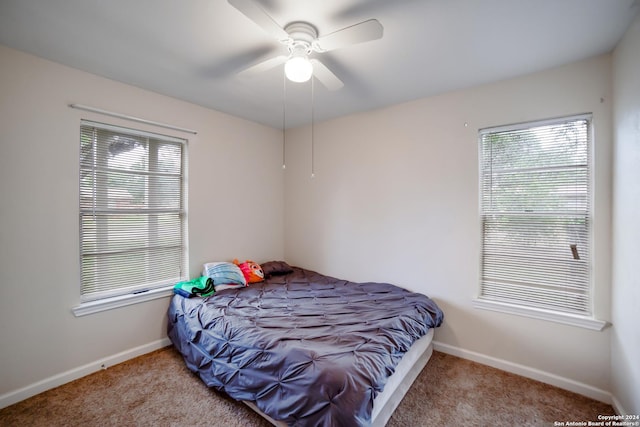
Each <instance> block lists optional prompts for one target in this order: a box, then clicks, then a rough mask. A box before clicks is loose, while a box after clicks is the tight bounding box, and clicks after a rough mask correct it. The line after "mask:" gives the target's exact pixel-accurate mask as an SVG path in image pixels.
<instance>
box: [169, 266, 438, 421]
mask: <svg viewBox="0 0 640 427" xmlns="http://www.w3.org/2000/svg"><path fill="white" fill-rule="evenodd" d="M168 316H169V323H168V334H169V337H170V339H171V340H172V342H173V344H174V345H175V346H176V348H177V349H178V350H179V351H180V352H181V353H182V355H183V357H184V359H185V362H186V364H187V366H188V367H189V369H190V370H192V371H193V372H196V373H197V374H198V375H199V376H200V378H201V379H202V380H203V381H204V382H205V383H206V384H207V385H208V386H210V387H214V388H216V389H218V390H221V391H224V392H225V393H227V394H228V395H230V396H231V397H233V398H234V399H236V400H240V401H248V402H252V404H253V405H255V407H256V408H257V409H259V410H260V411H261V412H262V413H264V414H265V415H267V416H268V417H270V418H271V419H272V420H273V421H281V422H284V423H285V424H286V425H294V426H295V425H300V426H302V425H305V426H306V425H314V426H315V425H323V426H331V425H336V426H337V425H349V426H367V425H371V423H372V421H373V420H374V417H373V416H374V413H373V410H374V401H375V399H376V397H377V396H378V395H380V394H381V393H383V391H384V388H385V385H386V384H387V383H388V381H390V378H392V374H393V373H394V371H395V370H396V368H397V366H398V364H399V362H400V360H401V359H402V358H403V356H404V355H405V353H407V352H408V351H409V349H410V348H411V347H412V346H413V345H414V343H416V341H418V340H419V339H420V338H421V337H424V336H425V335H428V334H429V331H430V329H432V328H435V327H437V326H439V325H440V324H441V322H442V320H443V314H442V311H441V310H440V309H439V307H438V306H437V305H436V303H435V302H433V301H432V300H431V299H429V298H428V297H426V296H425V295H422V294H418V293H413V292H410V291H407V290H405V289H402V288H400V287H397V286H394V285H391V284H386V283H353V282H349V281H345V280H340V279H336V278H332V277H329V276H325V275H321V274H319V273H316V272H313V271H310V270H304V269H300V268H293V272H291V273H290V274H286V275H283V276H276V277H272V278H270V279H268V280H266V281H264V282H262V283H257V284H252V285H250V286H249V287H246V288H239V289H227V290H224V291H221V292H219V293H216V294H214V295H213V296H211V297H208V298H205V299H200V298H191V299H187V298H183V297H180V296H174V298H173V299H172V301H171V304H170V307H169V312H168ZM418 372H419V371H418ZM416 375H417V374H416ZM398 402H399V401H398ZM396 405H397V403H396ZM376 418H377V417H376ZM387 418H388V417H387Z"/></svg>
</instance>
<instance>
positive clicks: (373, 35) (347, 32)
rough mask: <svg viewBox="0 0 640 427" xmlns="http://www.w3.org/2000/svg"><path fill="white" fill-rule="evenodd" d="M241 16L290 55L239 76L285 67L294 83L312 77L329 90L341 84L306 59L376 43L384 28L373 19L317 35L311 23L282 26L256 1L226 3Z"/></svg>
mask: <svg viewBox="0 0 640 427" xmlns="http://www.w3.org/2000/svg"><path fill="white" fill-rule="evenodd" d="M228 2H229V4H230V5H231V6H233V7H235V8H236V9H237V10H238V11H240V13H242V14H243V15H245V16H246V17H247V18H249V19H250V20H252V21H253V22H255V23H256V24H257V25H258V26H259V27H261V28H262V29H263V30H264V31H266V32H267V33H268V34H271V35H272V36H274V37H275V38H276V39H277V40H278V41H279V42H280V43H282V44H283V45H285V46H286V47H287V49H288V50H289V55H279V56H276V57H273V58H270V59H267V60H266V61H263V62H259V63H258V64H255V65H252V66H250V67H248V68H246V69H244V70H242V71H241V72H240V73H238V74H239V75H245V76H246V75H253V74H257V73H261V72H263V71H267V70H270V69H272V68H275V67H277V66H278V65H281V64H285V65H284V69H285V75H286V76H287V78H288V79H289V80H291V81H294V82H305V81H307V80H309V79H310V78H311V76H312V75H313V76H315V77H316V78H317V79H318V80H319V81H320V83H322V84H323V85H324V86H326V87H327V89H329V90H337V89H340V88H341V87H343V86H344V83H342V81H341V80H340V79H339V78H338V77H337V76H336V75H335V74H334V73H333V72H332V71H331V70H330V69H329V68H327V66H326V65H324V64H323V63H322V62H320V60H318V59H316V58H309V56H310V55H311V54H312V53H313V52H316V53H323V52H328V51H331V50H335V49H339V48H342V47H346V46H350V45H353V44H357V43H362V42H366V41H370V40H376V39H379V38H381V37H382V34H383V27H382V25H381V24H380V22H378V21H377V20H375V19H369V20H367V21H363V22H360V23H358V24H354V25H351V26H349V27H346V28H343V29H341V30H338V31H334V32H333V33H330V34H327V35H324V36H319V35H318V30H317V29H316V27H314V26H313V25H312V24H310V23H308V22H303V21H296V22H292V23H290V24H288V25H286V26H285V27H284V28H283V27H281V26H280V25H279V24H278V23H277V22H276V21H275V20H274V19H273V18H272V17H271V16H270V15H269V14H267V12H265V11H264V9H262V7H260V5H259V4H258V3H256V2H255V0H228Z"/></svg>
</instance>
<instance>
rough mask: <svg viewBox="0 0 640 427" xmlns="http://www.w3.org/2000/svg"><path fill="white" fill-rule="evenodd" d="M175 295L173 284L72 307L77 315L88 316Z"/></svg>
mask: <svg viewBox="0 0 640 427" xmlns="http://www.w3.org/2000/svg"><path fill="white" fill-rule="evenodd" d="M171 295H173V286H169V287H165V288H158V289H151V290H148V291H145V292H141V293H136V294H129V295H121V296H117V297H112V298H103V299H100V300H96V301H88V302H83V303H80V305H77V306H75V307H73V308H72V309H71V311H72V312H73V315H74V316H76V317H81V316H86V315H87V314H93V313H99V312H101V311H106V310H113V309H114V308H120V307H126V306H128V305H133V304H139V303H141V302H146V301H151V300H154V299H158V298H165V297H168V296H171Z"/></svg>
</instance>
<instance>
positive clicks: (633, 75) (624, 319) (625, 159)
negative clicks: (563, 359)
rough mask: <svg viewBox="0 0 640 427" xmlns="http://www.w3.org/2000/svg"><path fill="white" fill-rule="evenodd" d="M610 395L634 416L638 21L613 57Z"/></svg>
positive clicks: (638, 352)
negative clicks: (613, 145) (613, 147)
mask: <svg viewBox="0 0 640 427" xmlns="http://www.w3.org/2000/svg"><path fill="white" fill-rule="evenodd" d="M613 70H614V74H613V77H614V79H613V81H614V84H613V88H614V116H613V117H614V141H615V149H614V153H615V155H614V179H613V194H614V199H613V200H614V203H613V224H614V226H613V252H612V254H613V255H612V259H613V262H612V269H613V285H612V286H613V287H612V310H611V311H612V319H613V325H614V328H613V333H612V337H611V374H612V392H613V395H614V397H615V398H616V399H617V401H618V402H617V406H618V407H619V410H620V411H621V412H626V413H628V414H640V332H639V331H638V327H639V326H640V321H639V320H638V319H639V317H638V316H639V314H640V271H639V270H638V260H639V259H640V224H639V223H638V219H640V15H638V16H637V17H636V19H635V21H634V23H633V24H632V25H631V27H630V28H629V29H628V30H627V33H626V34H625V36H624V38H623V39H622V41H621V42H620V44H619V45H618V47H617V48H616V50H615V52H614V55H613Z"/></svg>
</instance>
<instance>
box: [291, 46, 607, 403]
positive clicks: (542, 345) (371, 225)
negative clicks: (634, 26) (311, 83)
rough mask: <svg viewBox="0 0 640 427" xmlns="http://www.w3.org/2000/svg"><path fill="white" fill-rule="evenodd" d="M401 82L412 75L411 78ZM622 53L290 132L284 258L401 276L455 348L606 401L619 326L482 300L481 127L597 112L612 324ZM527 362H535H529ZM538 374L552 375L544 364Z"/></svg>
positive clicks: (599, 245)
mask: <svg viewBox="0 0 640 427" xmlns="http://www.w3.org/2000/svg"><path fill="white" fill-rule="evenodd" d="M399 78H401V76H399ZM610 80H611V72H610V57H609V56H601V57H597V58H593V59H591V60H588V61H584V62H580V63H576V64H572V65H569V66H565V67H562V68H558V69H554V70H550V71H545V72H541V73H537V74H533V75H529V76H525V77H522V78H518V79H514V80H509V81H504V82H500V83H496V84H491V85H486V86H481V87H477V88H472V89H468V90H462V91H459V92H455V93H448V94H444V95H441V96H436V97H431V98H426V99H420V100H417V101H414V102H409V103H405V104H401V105H396V106H393V107H389V108H385V109H381V110H377V111H371V112H367V113H363V114H357V115H352V116H349V117H343V118H339V119H335V120H332V121H328V122H324V123H318V124H316V126H315V133H314V135H315V150H314V157H315V165H314V166H315V178H313V179H311V178H310V172H311V164H310V159H311V151H310V129H309V128H308V127H307V128H300V129H294V130H291V131H288V132H287V149H286V156H287V170H286V175H285V206H286V207H285V256H286V258H287V260H288V261H289V262H290V263H292V264H295V265H299V266H304V267H308V268H311V269H314V270H318V271H322V272H325V273H328V274H331V275H335V276H338V277H344V278H348V279H352V280H356V281H365V280H373V281H389V282H392V283H395V284H398V285H401V286H404V287H407V288H409V289H412V290H415V291H419V292H422V293H425V294H427V295H429V296H431V297H433V298H434V299H435V300H436V301H437V302H438V304H439V305H440V306H441V307H442V309H443V310H444V312H445V324H444V326H442V327H441V328H439V330H437V331H436V338H435V339H436V340H437V341H438V342H439V343H441V344H442V345H443V346H444V347H446V348H447V349H449V350H451V351H457V352H459V353H461V354H464V355H466V356H479V358H480V360H483V361H485V362H492V361H493V362H497V363H496V364H497V365H498V366H501V367H507V368H509V367H510V368H513V369H512V370H514V371H518V372H521V373H524V374H530V375H531V374H534V375H533V376H536V375H535V374H537V373H540V372H542V373H543V374H542V375H541V376H538V377H540V378H542V379H545V380H550V381H551V382H553V380H554V379H559V381H557V382H558V383H560V384H562V385H565V386H566V385H570V386H572V385H574V386H576V387H573V388H574V389H576V390H579V391H581V392H583V393H586V394H589V395H591V396H592V397H596V398H600V399H602V400H607V399H608V397H609V395H608V391H609V390H610V375H609V366H610V352H609V341H610V334H611V331H610V330H609V329H606V330H604V331H603V332H594V331H590V330H586V329H581V328H577V327H572V326H566V325H561V324H557V323H551V322H547V321H542V320H533V319H529V318H524V317H518V316H513V315H506V314H499V313H495V312H489V311H483V310H478V309H474V308H473V307H472V305H471V302H472V299H473V298H474V297H476V296H477V293H478V289H479V259H480V222H479V217H478V186H479V184H478V142H477V133H478V129H480V128H484V127H488V126H494V125H503V124H510V123H517V122H523V121H529V120H536V119H544V118H550V117H556V116H563V115H569V114H577V113H585V112H593V117H594V126H595V144H594V145H595V212H594V217H595V232H594V235H595V244H594V254H595V255H594V257H595V263H594V277H595V280H594V283H595V288H596V289H595V296H596V304H595V314H596V316H597V317H598V318H600V319H603V320H610V283H609V282H610V258H609V253H610V241H609V240H610V235H609V234H610V185H611V179H610V174H611V170H610V162H611V137H610V135H611V117H610V116H611V100H610ZM523 367H524V371H523V369H520V368H523ZM539 371H540V372H539Z"/></svg>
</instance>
